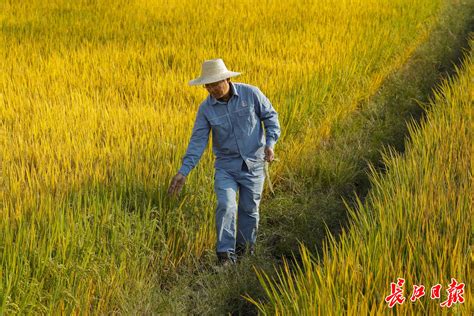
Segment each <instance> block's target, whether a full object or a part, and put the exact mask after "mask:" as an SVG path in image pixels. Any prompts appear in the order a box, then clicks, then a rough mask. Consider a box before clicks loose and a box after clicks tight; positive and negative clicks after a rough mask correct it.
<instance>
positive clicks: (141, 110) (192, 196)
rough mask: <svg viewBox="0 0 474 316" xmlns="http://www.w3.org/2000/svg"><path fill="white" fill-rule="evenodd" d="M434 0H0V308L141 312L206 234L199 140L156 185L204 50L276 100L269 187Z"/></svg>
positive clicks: (412, 38) (319, 137)
mask: <svg viewBox="0 0 474 316" xmlns="http://www.w3.org/2000/svg"><path fill="white" fill-rule="evenodd" d="M443 5H444V2H443V1H441V0H436V1H427V0H394V1H376V0H351V1H348V0H342V1H334V0H332V1H330V0H318V1H302V0H289V1H286V2H284V3H283V2H277V1H253V0H244V1H225V2H224V1H222V2H220V1H217V2H216V1H207V0H202V1H197V0H189V1H186V2H180V1H174V0H171V1H145V0H136V1H110V0H103V1H99V0H97V1H91V0H82V1H65V0H54V1H37V0H32V1H7V0H2V1H0V25H1V31H0V69H1V72H0V127H1V130H0V135H1V138H0V144H1V147H0V155H1V156H0V158H1V172H2V174H1V178H0V180H1V181H0V185H1V191H0V198H1V199H0V266H1V269H0V313H3V312H4V313H8V314H9V313H22V314H23V313H58V312H59V313H66V314H71V313H80V314H84V313H86V314H87V313H91V314H105V313H145V312H151V311H152V308H153V298H152V293H154V292H156V291H159V290H160V288H161V286H162V285H163V284H166V283H167V280H168V278H169V277H170V276H172V275H173V273H175V271H176V268H177V267H179V266H182V265H188V264H191V263H192V262H193V261H194V260H196V259H197V258H200V257H201V256H202V255H203V254H205V253H206V252H209V251H212V250H213V247H214V243H215V235H214V234H215V233H214V218H213V214H214V204H215V197H214V194H213V190H212V179H213V166H212V163H213V161H212V153H211V147H210V146H209V147H208V149H207V151H206V153H205V154H204V156H203V158H202V159H201V162H200V164H199V166H198V167H197V168H196V169H195V170H194V171H193V172H192V173H191V175H190V176H189V177H188V180H187V183H186V187H185V192H184V194H183V195H182V196H181V197H180V198H179V199H169V198H168V197H167V196H166V189H167V186H168V184H169V181H170V179H171V177H172V175H174V174H175V173H176V172H177V170H178V168H179V166H180V163H181V158H182V155H183V154H184V152H185V149H186V146H187V142H188V140H189V136H190V133H191V129H192V124H193V121H194V117H195V112H196V110H197V106H198V105H199V103H200V102H201V101H202V100H203V99H204V97H205V96H206V91H205V89H200V88H199V87H198V88H195V87H189V86H188V85H187V82H188V81H189V80H190V79H193V78H195V77H197V76H198V75H199V71H200V65H201V63H202V61H204V60H205V59H210V58H215V57H221V58H223V59H224V61H225V62H226V64H227V66H228V67H229V69H231V70H235V71H240V72H242V73H243V74H242V76H241V77H239V78H237V81H242V82H246V83H250V84H254V85H256V86H259V87H260V88H261V90H262V91H264V92H265V94H266V95H267V96H268V97H269V98H270V100H272V103H273V105H274V107H275V108H276V109H277V111H278V112H279V117H280V123H281V126H282V136H281V138H280V140H279V143H278V144H277V146H276V148H275V152H276V155H277V157H279V159H280V161H281V163H278V164H275V165H274V166H272V168H271V170H270V173H271V177H272V179H274V181H273V184H274V186H275V187H276V188H278V186H282V187H283V186H284V185H285V183H287V182H288V181H291V178H292V177H291V175H292V173H295V172H299V171H301V170H302V171H304V162H305V161H307V157H308V155H309V154H310V153H309V152H308V149H309V148H312V149H314V148H317V147H318V146H319V145H320V144H321V143H322V142H324V140H325V139H326V138H327V137H328V135H329V133H330V131H331V128H332V127H333V126H334V124H335V123H336V122H337V121H338V120H340V119H342V118H344V117H346V116H347V115H350V113H351V112H353V111H354V110H356V109H357V107H358V105H359V104H360V102H363V101H364V100H366V99H367V98H369V97H370V96H371V95H372V94H374V93H375V91H377V89H378V88H379V87H380V85H381V83H382V82H383V80H384V79H385V78H386V77H387V76H388V75H389V74H390V73H391V72H393V71H395V70H397V69H399V68H400V67H401V66H402V65H403V64H404V62H405V61H406V60H407V59H408V58H409V57H410V55H411V54H412V52H413V50H414V49H415V48H416V47H417V46H418V45H419V44H420V43H421V42H423V41H424V39H425V38H426V37H427V35H428V34H429V31H430V29H431V27H432V26H433V25H434V24H435V23H436V19H437V14H438V13H439V12H440V10H441V8H442V6H443Z"/></svg>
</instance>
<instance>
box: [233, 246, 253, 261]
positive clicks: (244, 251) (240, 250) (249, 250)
mask: <svg viewBox="0 0 474 316" xmlns="http://www.w3.org/2000/svg"><path fill="white" fill-rule="evenodd" d="M235 254H236V255H237V258H242V257H244V256H246V255H250V256H253V255H255V245H252V244H237V245H236V246H235Z"/></svg>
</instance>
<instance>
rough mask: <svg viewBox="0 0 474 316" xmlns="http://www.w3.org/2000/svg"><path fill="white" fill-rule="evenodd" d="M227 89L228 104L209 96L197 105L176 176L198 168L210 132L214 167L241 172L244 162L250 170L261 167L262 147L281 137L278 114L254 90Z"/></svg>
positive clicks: (244, 86)
mask: <svg viewBox="0 0 474 316" xmlns="http://www.w3.org/2000/svg"><path fill="white" fill-rule="evenodd" d="M230 89H231V92H232V97H231V98H230V99H229V101H228V102H221V101H218V100H217V99H216V98H214V97H213V96H211V95H209V96H208V97H207V98H206V99H205V100H204V101H203V102H202V103H201V105H200V106H199V109H198V112H197V116H196V120H195V122H194V127H193V131H192V135H191V140H190V141H189V145H188V148H187V150H186V154H185V155H184V157H183V161H182V162H183V163H182V166H181V168H180V169H179V173H181V174H183V175H185V176H187V175H188V174H189V172H191V170H192V169H193V168H194V167H195V166H196V165H197V163H198V162H199V160H200V159H201V156H202V154H203V152H204V150H205V149H206V147H207V143H208V140H209V132H210V131H212V150H213V152H214V155H215V157H216V160H215V163H214V166H215V168H222V169H226V170H240V168H241V167H242V162H244V161H245V164H246V165H247V167H248V169H249V170H250V171H252V170H254V169H255V168H257V167H258V166H263V164H264V157H265V152H264V148H265V146H268V147H271V148H273V147H274V146H275V143H276V142H277V140H278V138H279V137H280V123H279V121H278V113H277V112H276V111H275V109H274V108H273V106H272V104H271V103H270V101H269V100H268V98H267V97H266V96H265V95H264V94H263V93H262V92H261V91H260V89H258V88H257V87H254V86H251V85H248V84H243V83H233V82H231V83H230ZM262 122H263V125H264V127H265V136H264V132H263V127H262Z"/></svg>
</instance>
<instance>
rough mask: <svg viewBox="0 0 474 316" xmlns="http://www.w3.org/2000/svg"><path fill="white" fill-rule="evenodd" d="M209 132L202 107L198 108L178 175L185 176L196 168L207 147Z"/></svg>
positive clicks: (209, 128)
mask: <svg viewBox="0 0 474 316" xmlns="http://www.w3.org/2000/svg"><path fill="white" fill-rule="evenodd" d="M210 130H211V126H210V125H209V122H208V120H207V119H206V117H205V116H204V111H203V107H202V106H200V107H199V110H198V113H197V115H196V120H195V122H194V126H193V132H192V135H191V139H190V141H189V144H188V148H187V150H186V154H185V155H184V157H183V160H182V165H181V168H180V169H179V171H178V172H179V173H181V174H182V175H184V176H187V175H188V174H189V173H190V172H191V170H192V169H193V168H194V167H196V165H197V164H198V162H199V160H200V159H201V156H202V154H203V152H204V149H206V147H207V143H208V141H209V132H210Z"/></svg>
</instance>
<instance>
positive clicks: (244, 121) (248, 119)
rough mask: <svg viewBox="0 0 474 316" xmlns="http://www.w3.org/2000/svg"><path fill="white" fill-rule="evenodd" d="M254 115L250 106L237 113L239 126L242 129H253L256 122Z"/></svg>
mask: <svg viewBox="0 0 474 316" xmlns="http://www.w3.org/2000/svg"><path fill="white" fill-rule="evenodd" d="M255 115H256V114H255V112H254V110H253V108H252V107H250V106H247V107H245V108H243V109H242V110H239V111H237V117H238V121H239V125H240V126H241V127H242V128H244V129H253V128H254V126H255V123H256V121H257V119H256V116H255Z"/></svg>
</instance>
